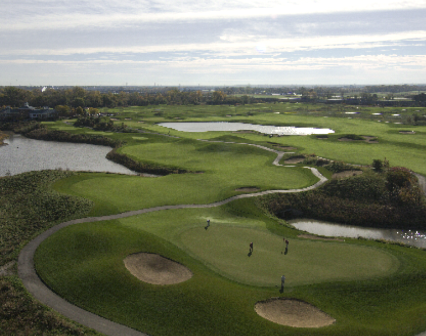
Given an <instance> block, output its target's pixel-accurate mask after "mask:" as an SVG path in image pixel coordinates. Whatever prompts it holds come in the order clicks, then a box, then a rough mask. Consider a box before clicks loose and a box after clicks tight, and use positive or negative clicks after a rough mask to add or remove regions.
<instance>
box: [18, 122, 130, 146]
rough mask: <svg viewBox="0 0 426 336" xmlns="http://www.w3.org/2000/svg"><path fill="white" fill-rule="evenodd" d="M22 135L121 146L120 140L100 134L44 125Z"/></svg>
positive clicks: (33, 137)
mask: <svg viewBox="0 0 426 336" xmlns="http://www.w3.org/2000/svg"><path fill="white" fill-rule="evenodd" d="M24 135H25V136H26V137H28V138H31V139H36V140H46V141H59V142H73V143H87V144H92V145H102V146H109V147H113V148H115V147H119V146H121V144H122V143H121V141H119V140H114V139H110V138H107V137H104V136H101V135H89V134H71V133H68V132H64V131H50V130H48V129H46V128H45V127H39V128H36V129H33V130H32V131H30V132H28V133H24Z"/></svg>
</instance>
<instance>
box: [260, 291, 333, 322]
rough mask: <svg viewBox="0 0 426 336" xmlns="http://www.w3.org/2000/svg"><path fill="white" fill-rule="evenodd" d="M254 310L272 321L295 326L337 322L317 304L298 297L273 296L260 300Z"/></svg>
mask: <svg viewBox="0 0 426 336" xmlns="http://www.w3.org/2000/svg"><path fill="white" fill-rule="evenodd" d="M254 310H255V311H256V313H257V314H258V315H259V316H261V317H263V318H265V319H267V320H269V321H271V322H274V323H278V324H281V325H285V326H289V327H294V328H321V327H326V326H329V325H331V324H333V323H334V322H336V320H335V319H334V318H332V317H331V316H329V315H328V314H326V313H324V312H323V311H321V310H319V309H318V308H316V307H315V306H313V305H311V304H309V303H306V302H304V301H301V300H296V299H282V298H273V299H269V300H266V301H259V302H257V303H256V304H255V306H254Z"/></svg>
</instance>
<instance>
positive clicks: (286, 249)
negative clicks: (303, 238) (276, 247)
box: [281, 247, 288, 255]
mask: <svg viewBox="0 0 426 336" xmlns="http://www.w3.org/2000/svg"><path fill="white" fill-rule="evenodd" d="M287 253H288V247H286V248H285V251H284V252H283V251H281V254H284V255H287Z"/></svg>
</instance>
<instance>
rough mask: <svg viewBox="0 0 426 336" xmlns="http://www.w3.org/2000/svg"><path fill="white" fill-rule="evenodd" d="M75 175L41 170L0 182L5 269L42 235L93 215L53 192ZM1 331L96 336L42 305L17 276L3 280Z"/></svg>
mask: <svg viewBox="0 0 426 336" xmlns="http://www.w3.org/2000/svg"><path fill="white" fill-rule="evenodd" d="M71 174H72V173H69V172H62V171H38V172H29V173H24V174H20V175H16V176H8V177H2V178H0V242H1V244H0V266H2V265H4V264H6V263H8V262H10V261H13V260H16V258H17V255H18V251H19V250H20V248H21V247H22V245H23V244H25V243H26V242H27V241H28V240H30V239H32V238H33V237H34V236H35V235H37V234H38V233H40V232H42V231H44V230H46V229H48V228H50V227H51V226H53V225H55V224H56V223H58V222H59V221H62V220H66V219H69V218H71V217H84V216H85V215H86V214H87V213H88V212H89V211H90V209H91V207H92V203H91V202H90V201H88V200H85V199H81V198H77V197H71V196H67V195H61V194H58V193H56V192H54V191H52V190H50V189H49V186H50V185H51V184H52V183H54V182H55V181H56V180H58V179H60V178H64V177H67V176H70V175H71ZM0 331H1V332H0V333H1V334H2V335H95V334H96V333H94V332H92V331H88V330H87V329H86V328H80V327H76V326H75V324H74V323H70V322H68V321H66V320H65V319H63V318H61V317H59V316H58V315H56V314H55V313H52V312H51V311H50V310H49V309H48V308H46V307H44V306H42V305H40V304H39V303H37V301H35V300H34V299H32V298H31V297H30V296H29V295H28V293H27V292H26V291H25V289H24V288H23V287H22V284H21V283H20V281H19V280H18V279H17V277H16V276H8V277H4V278H0Z"/></svg>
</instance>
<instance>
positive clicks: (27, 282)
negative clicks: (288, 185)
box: [18, 140, 426, 336]
mask: <svg viewBox="0 0 426 336" xmlns="http://www.w3.org/2000/svg"><path fill="white" fill-rule="evenodd" d="M200 141H206V142H221V141H209V140H200ZM226 143H234V142H226ZM235 144H244V145H250V146H255V147H258V148H262V149H264V150H267V151H270V152H274V153H276V154H277V157H276V159H275V160H274V161H273V164H274V165H276V166H282V165H281V164H280V163H279V161H280V160H281V159H282V157H283V155H284V154H291V153H289V152H281V151H277V150H274V149H271V148H268V147H264V146H261V145H255V144H248V143H235ZM284 167H285V166H284ZM287 167H290V166H287ZM304 168H305V169H310V170H311V172H312V173H313V174H314V175H315V176H316V177H318V178H319V181H318V182H317V183H315V184H314V185H312V186H309V187H306V188H301V189H288V190H266V191H262V192H257V193H250V194H241V195H236V196H232V197H230V198H227V199H225V200H222V201H218V202H214V203H210V204H181V205H165V206H158V207H153V208H148V209H142V210H135V211H128V212H124V213H121V214H116V215H110V216H100V217H87V218H82V219H76V220H72V221H68V222H64V223H61V224H58V225H56V226H54V227H52V228H50V229H49V230H47V231H45V232H43V233H42V234H40V235H39V236H37V237H36V238H35V239H33V240H32V241H30V242H29V243H28V244H27V245H26V246H25V247H24V248H23V249H22V250H21V252H20V254H19V258H18V275H19V277H20V278H21V280H22V283H23V285H24V286H25V288H26V289H27V290H28V292H30V293H31V294H32V295H33V296H34V297H35V298H36V299H37V300H39V301H40V302H42V303H43V304H45V305H47V306H49V307H50V308H52V309H54V310H56V311H57V312H59V313H61V314H62V315H64V316H66V317H67V318H69V319H71V320H74V321H76V322H78V323H80V324H82V325H84V326H86V327H89V328H92V329H94V330H96V331H98V332H101V333H103V334H105V335H108V336H147V335H146V334H144V333H142V332H139V331H136V330H134V329H131V328H129V327H127V326H124V325H122V324H118V323H115V322H112V321H110V320H107V319H105V318H103V317H100V316H98V315H96V314H93V313H90V312H88V311H85V310H84V309H81V308H79V307H77V306H75V305H73V304H71V303H69V302H68V301H66V300H65V299H63V298H61V297H60V296H58V295H57V294H55V293H54V292H53V291H51V290H50V289H49V287H47V286H46V285H45V284H44V283H43V282H42V280H41V279H40V278H39V277H38V275H37V272H36V270H35V266H34V254H35V251H36V249H37V247H38V246H39V245H40V244H41V243H42V242H43V241H44V240H45V239H46V238H48V237H50V236H51V235H53V234H54V233H55V232H57V231H59V230H61V229H63V228H65V227H67V226H70V225H74V224H80V223H90V222H98V221H105V220H113V219H120V218H126V217H131V216H136V215H140V214H144V213H149V212H155V211H164V210H174V209H202V208H214V207H218V206H221V205H224V204H227V203H229V202H232V201H234V200H238V199H243V198H250V197H258V196H262V195H267V194H274V193H297V192H304V191H308V190H312V189H315V188H317V187H319V186H320V185H322V184H323V183H325V182H326V181H327V179H326V178H325V177H324V176H323V175H321V173H320V172H319V171H318V170H317V169H316V168H311V167H304ZM418 336H426V332H425V333H422V334H420V335H418Z"/></svg>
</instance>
